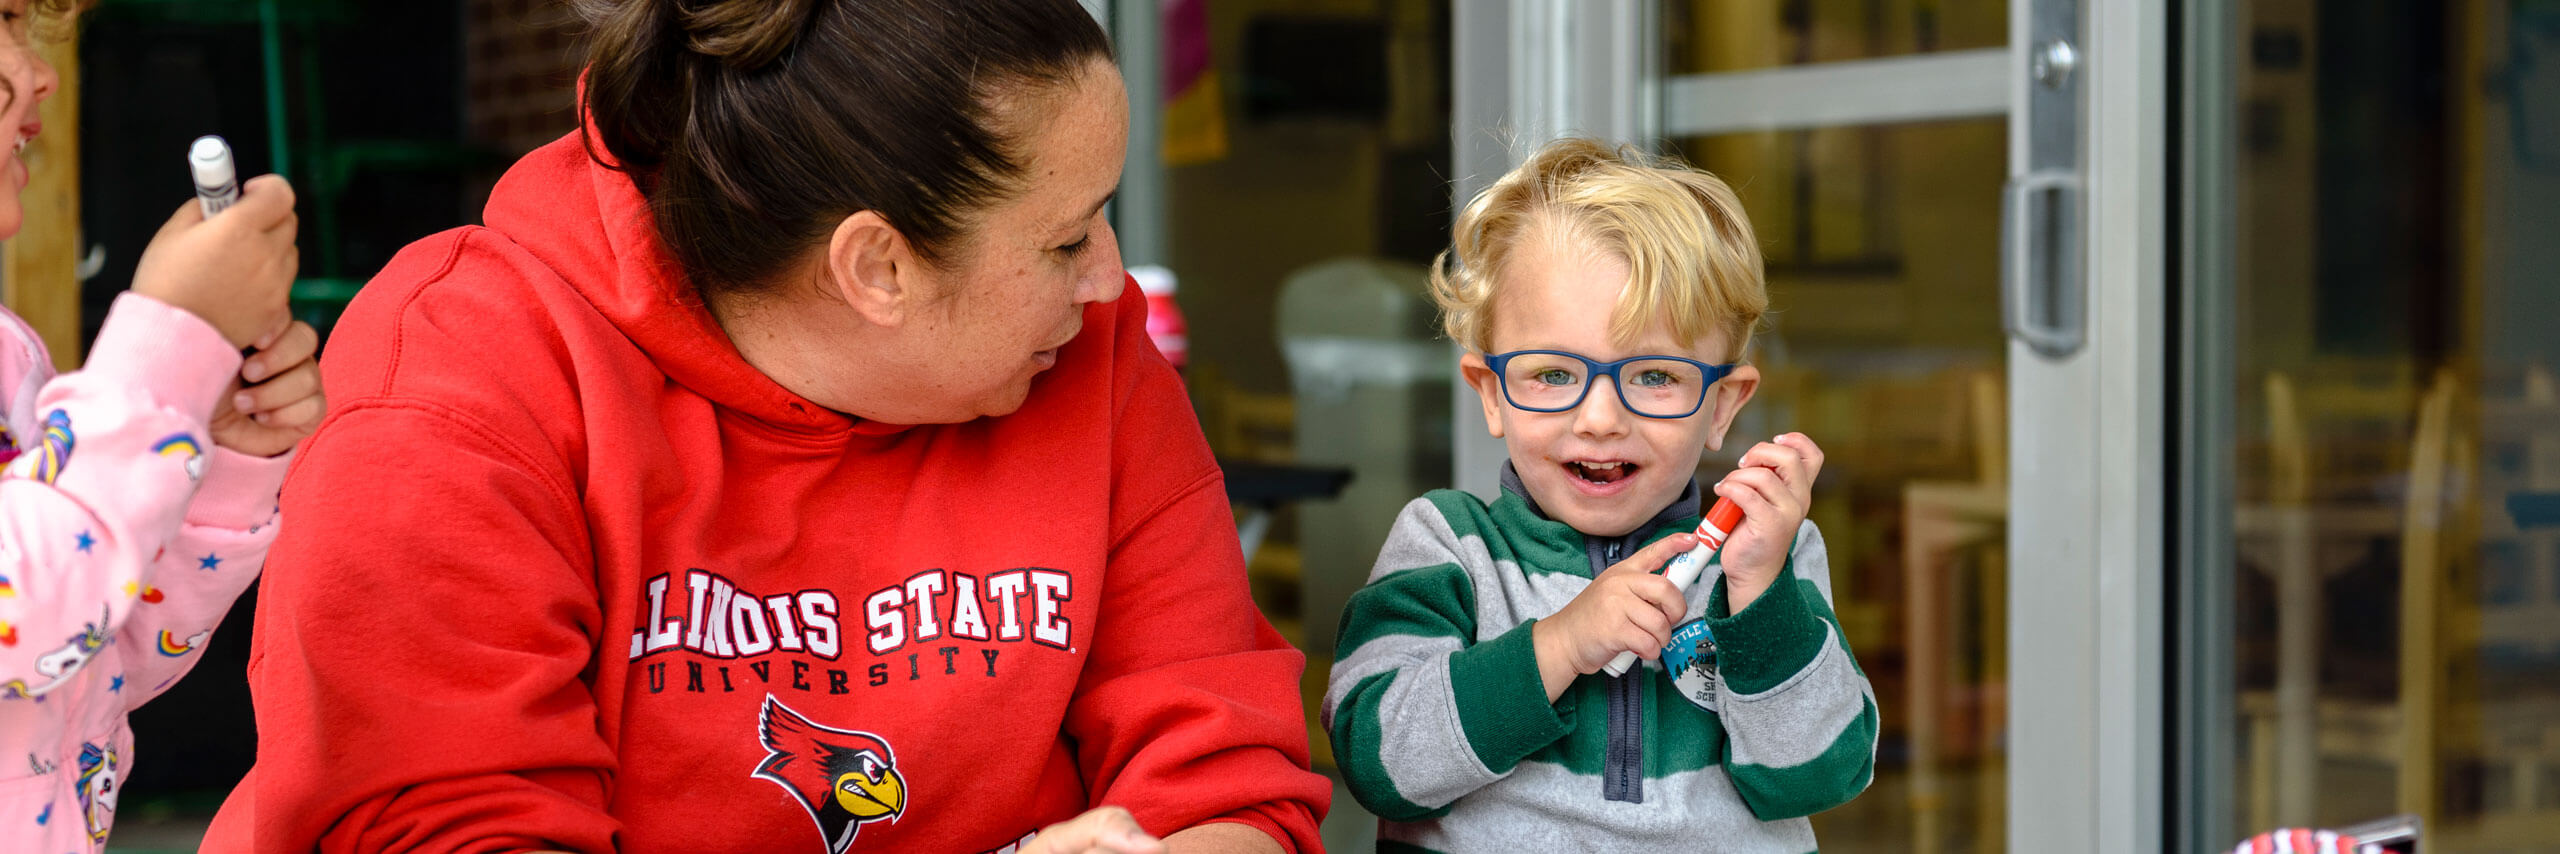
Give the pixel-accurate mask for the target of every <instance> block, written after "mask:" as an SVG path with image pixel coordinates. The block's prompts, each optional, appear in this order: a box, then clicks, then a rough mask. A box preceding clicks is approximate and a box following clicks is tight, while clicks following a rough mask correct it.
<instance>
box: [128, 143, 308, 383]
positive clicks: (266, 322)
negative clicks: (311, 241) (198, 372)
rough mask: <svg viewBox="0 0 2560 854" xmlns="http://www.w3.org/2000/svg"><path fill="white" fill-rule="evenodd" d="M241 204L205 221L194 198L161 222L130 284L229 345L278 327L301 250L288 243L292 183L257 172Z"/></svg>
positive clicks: (255, 339) (286, 316)
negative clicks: (183, 311) (208, 327)
mask: <svg viewBox="0 0 2560 854" xmlns="http://www.w3.org/2000/svg"><path fill="white" fill-rule="evenodd" d="M240 189H241V193H240V202H239V204H235V205H232V206H231V208H230V209H229V210H225V211H223V212H222V215H221V216H217V217H214V218H213V219H210V220H207V219H205V218H204V209H203V208H202V207H201V206H200V205H199V204H198V203H197V201H196V200H195V199H192V198H191V199H188V200H187V202H186V204H184V205H180V206H179V207H178V212H177V213H175V214H172V215H171V216H170V217H169V221H168V222H167V223H165V224H163V225H161V226H160V233H159V234H157V235H154V236H153V237H152V238H151V245H150V246H148V247H145V248H144V249H143V250H142V262H141V263H140V264H139V265H137V266H136V267H135V268H134V271H133V291H134V293H138V294H142V295H143V296H147V297H150V298H152V299H156V300H159V301H161V302H164V303H168V304H170V305H173V306H176V307H178V308H182V309H186V310H187V311H188V312H190V313H192V314H194V315H195V316H197V317H201V318H204V321H205V322H206V323H209V324H212V325H213V328H214V330H215V331H218V332H221V333H222V337H223V338H224V339H225V340H228V341H230V342H231V346H234V347H247V346H249V345H252V344H257V343H260V342H263V341H266V340H267V339H269V338H271V337H273V336H275V335H277V334H279V333H281V332H282V331H283V330H284V326H285V324H286V323H287V322H289V321H291V320H292V315H291V314H290V313H289V311H288V309H287V308H286V306H285V300H286V299H287V298H288V297H290V296H291V295H292V292H293V277H294V275H295V274H296V273H298V272H300V271H301V264H302V255H301V252H300V250H298V249H296V248H295V247H294V234H295V229H296V228H297V227H298V223H297V220H296V219H295V218H294V215H293V187H292V186H290V185H288V184H286V183H285V181H284V179H283V178H278V177H276V176H274V175H261V176H258V177H256V178H251V179H249V183H248V184H246V185H244V186H242V187H241V188H240Z"/></svg>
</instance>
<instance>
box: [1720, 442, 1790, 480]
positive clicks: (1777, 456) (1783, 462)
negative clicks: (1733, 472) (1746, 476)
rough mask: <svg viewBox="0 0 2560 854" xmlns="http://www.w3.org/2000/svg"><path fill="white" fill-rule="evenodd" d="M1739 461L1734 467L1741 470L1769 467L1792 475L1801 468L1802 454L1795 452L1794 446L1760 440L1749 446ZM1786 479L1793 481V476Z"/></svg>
mask: <svg viewBox="0 0 2560 854" xmlns="http://www.w3.org/2000/svg"><path fill="white" fill-rule="evenodd" d="M1740 462H1741V464H1740V465H1739V466H1736V468H1737V469H1739V470H1742V471H1749V470H1751V469H1755V468H1771V469H1777V470H1779V472H1780V473H1782V474H1788V475H1793V474H1795V473H1796V472H1798V471H1801V470H1802V469H1801V466H1802V464H1803V462H1804V456H1803V455H1801V454H1798V453H1796V450H1795V449H1794V448H1790V447H1787V446H1785V445H1778V444H1772V443H1769V442H1762V443H1760V444H1757V445H1753V446H1751V450H1750V451H1749V452H1746V453H1744V454H1743V455H1742V460H1741V461H1740ZM1787 480H1789V481H1793V480H1795V478H1793V477H1789V478H1787Z"/></svg>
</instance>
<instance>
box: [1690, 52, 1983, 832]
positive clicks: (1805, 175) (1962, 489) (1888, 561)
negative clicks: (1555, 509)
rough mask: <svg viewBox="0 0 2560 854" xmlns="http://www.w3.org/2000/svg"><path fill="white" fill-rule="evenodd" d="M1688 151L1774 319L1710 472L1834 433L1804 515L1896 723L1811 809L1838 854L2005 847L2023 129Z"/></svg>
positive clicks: (1783, 138) (1848, 629)
mask: <svg viewBox="0 0 2560 854" xmlns="http://www.w3.org/2000/svg"><path fill="white" fill-rule="evenodd" d="M1721 5H1740V4H1721ZM2002 14H2004V13H1999V12H1996V11H1995V12H1994V13H1992V14H1991V17H1993V18H2001V15H2002ZM2001 19H2002V20H2005V18H2001ZM1677 150H1678V153H1680V154H1681V155H1682V156H1684V157H1686V158H1688V159H1689V160H1690V161H1691V162H1692V163H1694V164H1696V165H1698V166H1699V167H1700V168H1703V169H1706V170H1708V171H1711V172H1714V173H1716V174H1718V175H1720V176H1722V177H1723V178H1724V179H1725V180H1726V181H1728V182H1730V183H1731V184H1732V185H1733V186H1734V188H1735V190H1736V191H1737V192H1739V193H1740V194H1741V196H1742V202H1743V205H1744V207H1745V208H1746V209H1748V210H1749V211H1750V213H1751V220H1752V223H1753V225H1754V226H1755V227H1756V228H1757V229H1758V231H1759V237H1760V243H1761V246H1762V248H1763V250H1764V251H1765V252H1766V253H1767V258H1768V270H1769V291H1770V294H1769V299H1770V304H1771V307H1772V308H1773V312H1772V317H1773V320H1772V321H1771V328H1770V330H1769V334H1768V336H1767V337H1765V338H1763V339H1761V340H1762V341H1763V342H1764V343H1763V344H1762V346H1761V348H1760V349H1759V352H1757V353H1756V354H1755V355H1754V357H1753V359H1754V361H1755V362H1756V363H1757V364H1758V365H1759V366H1760V369H1761V371H1762V374H1761V375H1762V377H1763V378H1764V379H1763V380H1762V383H1761V386H1760V391H1759V394H1758V396H1757V397H1755V398H1754V400H1753V402H1752V404H1751V405H1750V406H1749V407H1747V408H1745V409H1744V410H1743V414H1742V417H1741V419H1740V420H1739V421H1738V422H1737V423H1736V424H1735V427H1734V435H1733V436H1732V439H1733V441H1729V442H1727V443H1726V445H1725V452H1724V453H1722V454H1715V453H1710V454H1709V455H1708V459H1706V460H1704V461H1703V462H1702V463H1701V469H1702V471H1701V474H1702V475H1705V476H1708V477H1713V476H1717V475H1721V474H1722V473H1723V472H1725V471H1730V470H1731V469H1732V467H1733V465H1734V458H1735V456H1736V455H1738V454H1739V453H1740V452H1741V451H1743V450H1745V449H1747V448H1749V446H1750V444H1751V443H1753V442H1757V441H1761V440H1764V439H1767V438H1768V437H1770V436H1773V435H1776V434H1779V433H1784V432H1788V431H1801V432H1803V433H1804V434H1806V435H1808V436H1811V437H1813V439H1814V441H1816V442H1818V443H1820V444H1821V445H1822V447H1823V450H1824V452H1825V454H1826V456H1827V460H1826V462H1825V463H1824V465H1823V470H1822V476H1821V482H1820V483H1819V484H1818V485H1817V486H1816V487H1815V488H1814V506H1813V513H1812V517H1813V521H1814V523H1815V524H1816V525H1819V526H1820V527H1821V528H1822V532H1823V537H1824V540H1825V542H1826V543H1828V544H1829V547H1830V549H1831V572H1832V594H1833V597H1834V603H1835V610H1836V611H1837V612H1838V614H1839V616H1840V625H1841V629H1842V632H1843V634H1845V635H1846V636H1847V639H1848V642H1849V645H1850V648H1851V649H1852V650H1854V651H1855V653H1856V654H1857V658H1858V663H1859V664H1860V665H1861V666H1862V667H1864V668H1865V670H1866V673H1867V677H1868V679H1869V681H1870V682H1871V683H1873V686H1874V688H1875V692H1876V698H1877V705H1878V707H1879V710H1880V711H1881V713H1882V715H1883V721H1882V723H1883V730H1882V735H1881V743H1880V744H1879V746H1878V749H1877V756H1876V779H1875V784H1874V785H1873V786H1872V787H1870V788H1869V789H1868V790H1867V791H1866V793H1865V794H1863V795H1860V796H1859V797H1858V798H1857V800H1854V801H1851V802H1850V803H1849V804H1847V805H1846V806H1842V807H1840V808H1838V809H1834V810H1832V811H1830V812H1827V813H1824V814H1821V815H1817V816H1815V817H1814V819H1813V822H1814V831H1815V834H1816V836H1817V837H1818V838H1819V839H1820V840H1821V842H1822V850H1824V851H1895V852H1900V851H1920V852H1956V851H1999V850H2001V849H2002V846H2003V842H2004V836H2005V833H2006V830H2005V822H2006V821H2007V817H2006V814H2005V813H2004V811H2003V806H2004V803H2005V801H2006V796H2007V795H2006V793H2007V788H2006V787H2007V780H2006V777H2005V776H2004V772H2005V769H2006V767H2007V762H2006V759H2005V758H2004V753H2003V751H2004V748H2003V747H2002V745H2003V744H2004V743H2005V741H2006V739H2005V738H2004V736H2003V730H2004V727H2005V721H2006V712H2005V709H2006V705H2007V704H2006V696H2007V693H2008V687H2007V665H2006V658H2007V648H2008V646H2007V644H2008V640H2007V635H2006V633H2005V631H2004V630H2005V627H2006V626H2007V624H2008V607H2007V602H2008V593H2007V586H2006V580H2007V562H2006V544H2007V539H2008V528H2007V523H2006V522H2007V516H2008V512H2007V511H2008V474H2007V463H2008V446H2007V423H2008V408H2007V407H2008V404H2007V398H2006V392H2005V391H2004V383H2005V379H2006V367H2005V363H2004V361H2003V355H2004V354H2005V352H2006V344H2005V340H2004V338H2003V336H2002V334H2001V330H2000V312H1999V299H1998V297H1999V272H2000V268H1999V252H1998V244H1999V224H2000V186H2001V182H2002V179H2003V177H2004V175H2005V174H2006V163H2007V156H2008V136H2007V126H2006V124H2005V122H2004V121H2002V120H2000V119H1985V120H1977V121H1965V122H1941V123H1927V124H1910V125H1887V126H1870V127H1843V128H1824V129H1817V130H1811V131H1789V132H1773V133H1751V134H1734V135H1726V136H1714V137H1702V138H1693V139H1686V140H1680V141H1679V142H1678V145H1677Z"/></svg>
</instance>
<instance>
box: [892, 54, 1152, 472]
mask: <svg viewBox="0 0 2560 854" xmlns="http://www.w3.org/2000/svg"><path fill="white" fill-rule="evenodd" d="M1018 100H1019V103H1020V104H1021V106H1020V108H1021V109H1024V110H1025V112H1024V114H1023V119H1022V120H1023V121H1025V122H1027V124H1026V125H1025V126H1023V127H1019V128H1015V129H1013V132H1014V135H1015V138H1017V139H1021V140H1024V142H1023V143H1022V144H1021V149H1022V151H1023V152H1024V153H1025V154H1026V156H1025V158H1024V163H1023V165H1024V169H1023V185H1024V187H1025V189H1024V190H1023V191H1022V192H1021V194H1020V195H1018V196H1016V197H1015V198H1014V199H1012V200H1010V201H1007V202H1004V203H1002V204H999V205H997V206H995V207H993V208H989V209H988V210H986V211H984V212H981V213H980V214H979V216H978V218H977V221H976V222H975V223H974V227H973V229H972V233H971V234H970V235H969V236H968V237H966V238H964V239H963V240H962V241H961V243H960V245H958V246H955V247H954V250H953V251H951V252H950V253H948V254H947V255H946V256H945V257H944V258H943V260H942V263H941V264H939V265H934V266H933V267H930V268H928V270H927V271H926V274H925V279H926V280H927V281H929V282H930V283H931V287H930V288H929V289H928V290H930V291H931V292H932V294H933V296H932V297H931V301H930V302H928V303H927V304H925V305H923V306H922V307H921V308H920V310H919V312H918V317H917V327H916V329H914V330H912V331H913V332H914V333H917V334H911V335H908V336H904V340H905V341H906V342H907V344H906V346H907V349H909V350H910V352H909V353H907V354H905V355H906V356H908V357H910V358H901V359H898V360H897V361H901V362H909V363H910V364H913V365H915V366H916V370H915V371H914V375H913V376H910V377H908V378H907V379H906V380H905V381H906V382H909V383H912V384H913V386H912V387H911V388H909V389H908V390H907V392H906V393H907V394H908V395H909V397H908V400H907V403H908V404H909V405H911V406H913V407H915V408H916V409H918V410H919V415H920V416H921V417H918V418H916V419H915V420H916V421H917V422H920V423H949V422H957V421H966V420H969V419H971V418H976V417H980V416H988V415H1007V414H1011V413H1012V412H1013V411H1014V410H1017V409H1020V408H1022V402H1023V400H1024V398H1026V397H1028V396H1029V395H1030V393H1031V380H1032V378H1033V377H1036V376H1038V375H1039V374H1040V372H1041V371H1045V370H1048V369H1049V368H1050V367H1051V366H1053V365H1056V364H1057V361H1058V348H1059V347H1061V346H1064V345H1065V344H1066V343H1067V341H1068V339H1071V338H1074V337H1075V336H1076V332H1077V330H1079V329H1080V328H1081V327H1082V325H1083V314H1084V306H1085V305H1086V304H1087V303H1094V302H1109V301H1111V300H1112V299H1115V298H1117V297H1119V295H1120V288H1121V285H1122V283H1123V281H1124V279H1123V273H1122V270H1121V267H1120V241H1119V238H1118V236H1117V235H1115V234H1113V233H1112V231H1111V224H1110V222H1108V221H1107V220H1105V219H1104V218H1103V212H1102V208H1103V205H1104V203H1106V202H1108V201H1110V199H1111V195H1112V192H1113V190H1114V189H1115V188H1117V187H1118V186H1119V184H1120V165H1121V161H1122V160H1123V159H1124V157H1125V152H1126V151H1127V150H1128V127H1129V103H1128V97H1127V95H1126V94H1125V93H1124V92H1123V89H1122V86H1121V81H1120V73H1119V72H1118V71H1117V70H1114V69H1113V68H1112V67H1111V65H1110V64H1109V63H1106V62H1101V61H1096V62H1095V63H1094V64H1093V65H1091V66H1089V67H1088V68H1087V70H1086V71H1085V72H1084V73H1083V74H1080V75H1078V76H1077V78H1076V79H1075V81H1074V82H1072V83H1070V84H1068V85H1067V86H1065V87H1063V88H1061V89H1050V90H1041V91H1037V92H1035V93H1033V94H1031V95H1028V96H1023V97H1022V98H1020V99H1018Z"/></svg>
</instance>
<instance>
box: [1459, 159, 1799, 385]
mask: <svg viewBox="0 0 2560 854" xmlns="http://www.w3.org/2000/svg"><path fill="white" fill-rule="evenodd" d="M1549 229H1552V230H1551V231H1550V230H1549ZM1453 232H1454V233H1453V234H1452V236H1451V240H1450V247H1449V249H1448V251H1445V252H1442V253H1440V257H1439V258H1437V259H1435V260H1434V261H1433V262H1432V264H1431V299H1432V302H1433V303H1435V304H1437V305H1438V306H1439V307H1440V325H1441V330H1442V332H1443V333H1445V334H1447V335H1448V336H1449V338H1450V339H1451V340H1453V341H1456V342H1458V344H1459V346H1462V347H1465V348H1467V349H1468V350H1471V351H1474V352H1477V353H1485V352H1490V347H1491V346H1492V342H1491V341H1490V340H1489V339H1490V338H1491V337H1492V334H1493V309H1494V297H1495V296H1496V294H1495V286H1496V285H1497V284H1498V283H1499V282H1501V280H1502V271H1503V265H1504V263H1505V262H1506V261H1507V260H1508V259H1509V258H1510V255H1511V252H1512V250H1514V249H1515V248H1517V247H1518V246H1519V245H1520V243H1521V242H1522V241H1523V240H1524V239H1525V238H1526V237H1527V236H1528V235H1530V234H1531V233H1532V232H1539V233H1542V234H1545V235H1547V236H1550V237H1554V238H1560V239H1572V240H1574V241H1576V242H1578V243H1581V244H1582V245H1586V246H1589V247H1592V248H1595V249H1598V250H1601V251H1606V252H1609V253H1610V254H1612V255H1614V256H1616V257H1617V258H1619V259H1620V260H1622V261H1624V262H1626V265H1627V286H1626V290H1625V291H1624V292H1622V294H1621V295H1620V297H1619V298H1618V307H1617V311H1616V313H1615V314H1614V315H1612V317H1611V319H1610V324H1609V333H1610V335H1611V336H1612V337H1614V338H1616V339H1618V340H1621V341H1624V340H1630V339H1632V338H1634V337H1635V336H1636V335H1638V334H1640V333H1641V332H1642V331H1643V330H1644V329H1645V328H1647V327H1648V326H1650V325H1651V324H1652V323H1653V322H1654V321H1655V319H1657V318H1659V319H1666V320H1668V321H1669V322H1670V324H1671V333H1672V336H1673V337H1674V338H1675V339H1677V340H1678V341H1679V343H1680V345H1681V346H1683V347H1687V346H1691V345H1693V344H1695V343H1696V342H1697V341H1698V339H1699V338H1702V337H1705V336H1706V335H1707V334H1708V333H1709V332H1710V331H1717V330H1721V331H1722V332H1724V334H1725V348H1726V350H1727V352H1725V353H1724V354H1723V360H1724V361H1741V360H1742V359H1743V358H1744V356H1745V355H1747V354H1748V353H1749V352H1750V348H1751V336H1752V334H1753V332H1754V331H1756V330H1757V329H1758V328H1759V325H1760V320H1761V316H1762V315H1764V314H1766V313H1767V312H1768V310H1769V289H1768V282H1767V280H1766V278H1765V277H1764V275H1763V273H1762V269H1761V259H1760V244H1759V242H1758V239H1757V238H1755V237H1753V235H1752V233H1751V220H1750V219H1749V218H1748V217H1747V216H1745V215H1744V214H1743V210H1742V201H1741V200H1740V199H1738V198H1736V197H1735V196H1734V194H1733V188H1731V187H1728V186H1726V185H1725V182H1724V181H1723V180H1722V179H1719V178H1717V177H1716V176H1714V175H1710V174H1707V173H1705V172H1701V171H1699V170H1697V169H1694V168H1691V167H1690V166H1688V165H1687V164H1685V163H1682V162H1680V161H1679V160H1677V159H1673V158H1668V157H1656V156H1653V155H1649V154H1646V153H1644V152H1641V151H1638V150H1636V149H1635V148H1634V147H1632V146H1621V147H1617V148H1611V147H1610V146H1608V145H1605V144H1603V143H1601V142H1599V141H1597V140H1592V139H1585V138H1567V139H1560V140H1556V141H1554V142H1551V143H1548V144H1547V145H1546V147H1544V148H1542V149H1539V151H1538V152H1537V153H1536V154H1535V155H1532V156H1530V158H1529V160H1528V162H1525V163H1522V164H1520V166H1519V168H1516V169H1513V170H1511V173H1510V174H1508V175H1504V176H1502V180H1500V181H1496V182H1494V184H1493V186H1491V187H1488V188H1486V189H1485V191H1484V192H1482V193H1479V194H1477V195H1476V197H1475V198H1474V199H1473V200H1471V201H1469V202H1468V203H1467V207H1466V209H1465V210H1463V211H1461V212H1459V214H1458V224H1457V227H1456V228H1455V229H1453Z"/></svg>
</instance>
